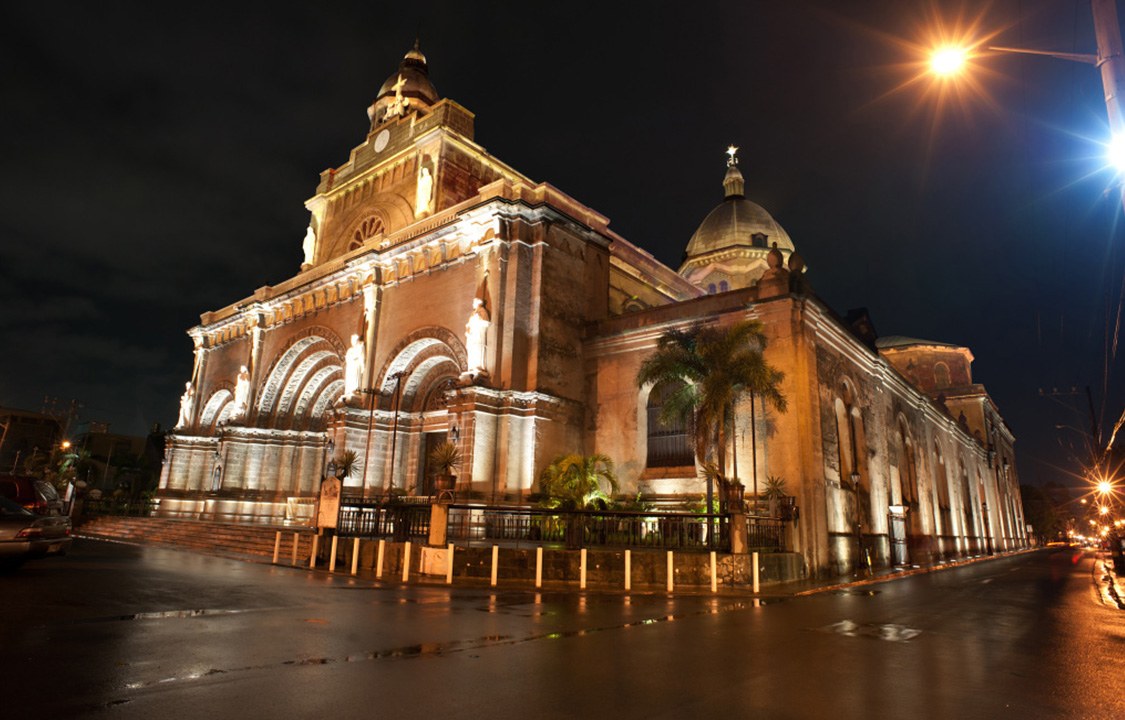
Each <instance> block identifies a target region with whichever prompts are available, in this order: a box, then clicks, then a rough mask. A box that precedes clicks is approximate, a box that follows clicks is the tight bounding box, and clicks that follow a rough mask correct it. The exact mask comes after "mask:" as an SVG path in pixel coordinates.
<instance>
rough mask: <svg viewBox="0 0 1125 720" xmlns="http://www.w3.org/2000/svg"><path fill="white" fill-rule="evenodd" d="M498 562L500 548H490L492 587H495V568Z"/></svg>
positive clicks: (494, 546) (497, 546)
mask: <svg viewBox="0 0 1125 720" xmlns="http://www.w3.org/2000/svg"><path fill="white" fill-rule="evenodd" d="M499 561H500V546H499V545H493V546H492V586H493V587H496V566H497V565H498V564H499Z"/></svg>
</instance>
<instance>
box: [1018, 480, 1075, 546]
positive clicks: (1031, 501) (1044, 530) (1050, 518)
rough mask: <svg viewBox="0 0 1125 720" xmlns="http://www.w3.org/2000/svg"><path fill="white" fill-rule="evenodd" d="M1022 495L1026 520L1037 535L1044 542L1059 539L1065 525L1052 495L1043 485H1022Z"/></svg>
mask: <svg viewBox="0 0 1125 720" xmlns="http://www.w3.org/2000/svg"><path fill="white" fill-rule="evenodd" d="M1020 497H1021V498H1022V499H1023V517H1024V520H1025V521H1026V522H1027V523H1028V524H1029V525H1031V528H1032V532H1033V533H1034V534H1035V537H1037V538H1039V541H1040V542H1043V543H1047V542H1051V541H1052V540H1058V539H1059V538H1060V537H1061V536H1062V534H1063V530H1064V529H1065V525H1064V521H1063V519H1062V518H1061V517H1060V516H1059V511H1058V508H1057V507H1056V504H1055V501H1054V500H1053V499H1052V498H1051V496H1050V495H1049V494H1048V493H1047V492H1046V491H1045V490H1043V488H1041V487H1038V486H1035V485H1020Z"/></svg>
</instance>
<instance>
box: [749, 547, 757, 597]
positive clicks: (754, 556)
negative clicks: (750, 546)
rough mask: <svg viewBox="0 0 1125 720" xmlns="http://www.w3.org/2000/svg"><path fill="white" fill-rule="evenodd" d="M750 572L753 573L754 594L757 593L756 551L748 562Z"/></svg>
mask: <svg viewBox="0 0 1125 720" xmlns="http://www.w3.org/2000/svg"><path fill="white" fill-rule="evenodd" d="M750 572H751V573H752V574H753V575H754V594H755V595H757V594H758V553H756V552H755V553H754V555H753V558H752V559H751V563H750Z"/></svg>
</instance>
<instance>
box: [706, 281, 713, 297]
mask: <svg viewBox="0 0 1125 720" xmlns="http://www.w3.org/2000/svg"><path fill="white" fill-rule="evenodd" d="M707 292H708V293H710V294H711V295H714V294H715V283H711V284H710V285H708V286H707Z"/></svg>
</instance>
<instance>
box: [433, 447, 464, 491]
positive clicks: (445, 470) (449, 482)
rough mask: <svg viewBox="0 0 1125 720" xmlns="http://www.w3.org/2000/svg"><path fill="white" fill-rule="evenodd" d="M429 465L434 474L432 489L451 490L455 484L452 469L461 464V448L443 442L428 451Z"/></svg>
mask: <svg viewBox="0 0 1125 720" xmlns="http://www.w3.org/2000/svg"><path fill="white" fill-rule="evenodd" d="M429 466H430V471H431V472H432V473H433V476H434V489H435V490H452V489H453V488H454V486H455V485H456V484H457V476H456V475H454V474H453V471H454V470H456V469H457V468H458V467H460V466H461V449H460V448H458V447H457V446H456V445H455V444H453V443H451V442H443V443H442V444H440V445H438V446H437V447H435V448H434V449H433V450H431V451H430V456H429Z"/></svg>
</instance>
